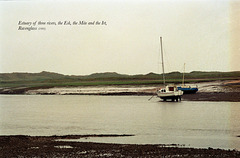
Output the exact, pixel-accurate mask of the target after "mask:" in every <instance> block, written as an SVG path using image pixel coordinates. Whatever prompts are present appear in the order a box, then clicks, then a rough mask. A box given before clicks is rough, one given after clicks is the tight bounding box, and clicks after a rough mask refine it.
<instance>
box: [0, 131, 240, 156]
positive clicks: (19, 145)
mask: <svg viewBox="0 0 240 158" xmlns="http://www.w3.org/2000/svg"><path fill="white" fill-rule="evenodd" d="M98 136H101V137H102V136H116V135H94V137H98ZM117 136H121V135H117ZM123 136H124V135H123ZM81 137H89V135H88V136H80V135H68V136H22V135H21V136H20V135H19V136H0V157H203V158H206V157H219V158H220V157H221V158H222V157H232V158H234V157H236V158H237V157H240V151H236V150H222V149H212V148H208V149H194V148H184V147H177V146H176V145H172V147H169V146H167V145H162V144H159V145H129V144H124V145H122V144H104V143H88V142H71V141H67V139H79V138H81ZM58 139H65V141H56V140H58Z"/></svg>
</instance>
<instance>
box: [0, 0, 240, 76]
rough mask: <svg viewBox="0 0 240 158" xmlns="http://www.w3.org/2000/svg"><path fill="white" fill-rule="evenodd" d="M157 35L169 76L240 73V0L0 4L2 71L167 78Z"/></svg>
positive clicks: (89, 0)
mask: <svg viewBox="0 0 240 158" xmlns="http://www.w3.org/2000/svg"><path fill="white" fill-rule="evenodd" d="M39 21H41V22H46V24H45V25H38V22H39ZM64 21H66V23H67V22H68V21H69V22H70V23H71V25H64V24H60V23H59V22H63V23H64ZM79 21H85V22H87V23H88V22H94V25H90V24H89V25H88V24H87V25H79ZM102 21H104V22H103V25H102ZM23 22H31V25H23ZM34 22H36V25H34ZM47 22H55V23H56V25H47ZM73 22H76V25H73ZM96 22H100V24H99V25H97V23H96ZM31 26H32V27H34V28H36V29H37V30H31V31H28V30H21V29H19V27H31ZM160 37H162V39H163V55H164V66H165V72H172V71H180V72H182V71H183V65H184V63H186V68H185V71H186V72H191V71H240V64H239V63H238V62H239V59H240V0H201V1H200V0H112V1H110V0H101V1H96V0H95V1H94V0H74V1H73V0H72V1H46V0H43V1H42V0H41V1H40V0H34V1H31V0H28V1H20V2H19V1H0V73H11V72H32V73H36V72H41V71H50V72H57V73H61V74H66V75H88V74H92V73H96V72H98V73H99V72H117V73H120V74H147V73H150V72H154V73H162V67H161V56H160V41H159V38H160Z"/></svg>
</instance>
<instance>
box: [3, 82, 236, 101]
mask: <svg viewBox="0 0 240 158" xmlns="http://www.w3.org/2000/svg"><path fill="white" fill-rule="evenodd" d="M189 85H194V86H195V85H197V86H198V88H199V91H198V92H197V93H196V94H185V95H184V96H183V100H186V101H228V102H240V80H229V81H215V82H201V83H195V84H189ZM159 88H161V86H159V85H151V86H149V85H148V86H147V85H142V86H88V87H86V86H85V87H42V88H36V89H35V88H33V89H32V88H30V89H29V88H24V87H19V88H16V89H7V88H5V89H1V90H0V94H26V95H138V96H141V95H145V96H153V95H154V94H156V91H157V90H158V89H159Z"/></svg>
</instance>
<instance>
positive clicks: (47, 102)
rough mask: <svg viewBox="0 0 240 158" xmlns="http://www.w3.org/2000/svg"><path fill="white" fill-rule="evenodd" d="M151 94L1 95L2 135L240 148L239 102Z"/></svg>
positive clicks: (0, 132)
mask: <svg viewBox="0 0 240 158" xmlns="http://www.w3.org/2000/svg"><path fill="white" fill-rule="evenodd" d="M148 99H149V96H82V95H0V135H31V136H50V135H67V134H77V135H84V134H133V135H134V136H131V137H105V138H104V137H101V138H89V139H83V140H79V141H94V142H106V143H126V144H180V145H185V146H189V147H202V148H208V147H212V148H222V149H237V150H240V137H237V136H239V135H240V102H191V101H182V102H162V101H160V99H158V98H153V99H152V100H150V101H148Z"/></svg>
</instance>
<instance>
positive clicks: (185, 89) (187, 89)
mask: <svg viewBox="0 0 240 158" xmlns="http://www.w3.org/2000/svg"><path fill="white" fill-rule="evenodd" d="M184 74H185V63H184V70H183V80H182V85H181V86H178V87H177V88H178V90H181V91H183V93H184V94H191V93H196V92H197V91H198V87H197V86H195V87H191V86H189V85H185V83H184Z"/></svg>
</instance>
